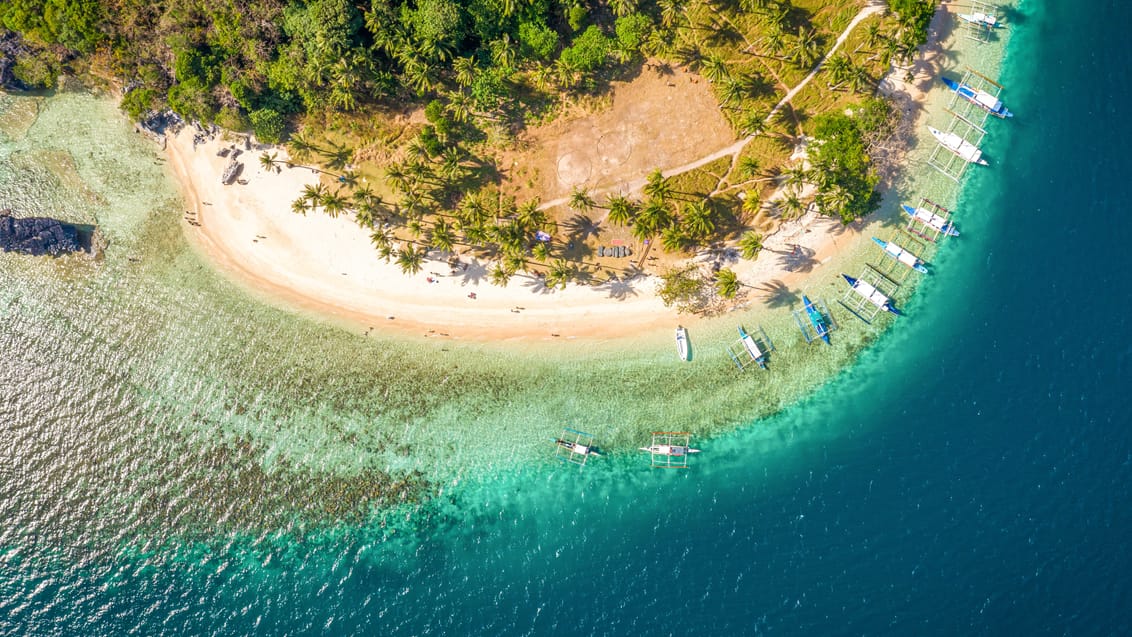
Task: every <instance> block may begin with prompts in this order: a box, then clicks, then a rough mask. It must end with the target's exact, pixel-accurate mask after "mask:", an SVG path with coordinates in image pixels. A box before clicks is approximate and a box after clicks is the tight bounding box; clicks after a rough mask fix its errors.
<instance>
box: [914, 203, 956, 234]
mask: <svg viewBox="0 0 1132 637" xmlns="http://www.w3.org/2000/svg"><path fill="white" fill-rule="evenodd" d="M900 208H901V209H902V210H903V211H904V214H906V215H908V216H909V217H911V218H913V219H915V220H916V221H920V222H923V223H924V225H926V226H928V227H930V228H932V229H934V230H937V231H939V232H940V233H942V234H945V235H947V236H949V237H958V236H959V231H958V230H956V229H955V224H953V223H951V222H950V221H948V220H947V219H945V218H943V217H941V216H939V215H937V214H935V213H934V212H931V211H930V210H924V209H923V208H913V207H912V206H909V205H908V204H901V205H900Z"/></svg>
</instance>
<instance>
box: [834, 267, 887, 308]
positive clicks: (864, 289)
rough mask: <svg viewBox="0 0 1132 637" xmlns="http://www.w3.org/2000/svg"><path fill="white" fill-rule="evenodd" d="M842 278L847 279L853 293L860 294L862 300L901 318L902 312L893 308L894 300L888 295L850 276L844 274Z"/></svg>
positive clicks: (866, 282) (870, 284)
mask: <svg viewBox="0 0 1132 637" xmlns="http://www.w3.org/2000/svg"><path fill="white" fill-rule="evenodd" d="M841 276H842V278H844V279H845V282H846V283H848V284H849V287H851V288H853V291H854V292H856V293H857V294H859V295H860V296H861V298H863V299H865V300H866V301H868V302H869V303H872V304H873V305H875V306H877V307H878V308H880V309H882V310H884V311H885V312H891V313H893V314H895V315H897V316H900V310H898V309H896V308H895V307H893V305H892V299H890V298H888V295H886V294H885V293H884V292H881V291H880V290H878V289H877V288H876V286H874V285H873V284H872V283H869V282H868V281H863V280H861V279H854V278H853V277H851V276H849V275H848V274H842V275H841Z"/></svg>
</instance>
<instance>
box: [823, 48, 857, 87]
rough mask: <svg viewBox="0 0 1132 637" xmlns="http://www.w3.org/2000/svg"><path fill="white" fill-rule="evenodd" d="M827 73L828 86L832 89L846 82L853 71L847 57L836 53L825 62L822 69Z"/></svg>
mask: <svg viewBox="0 0 1132 637" xmlns="http://www.w3.org/2000/svg"><path fill="white" fill-rule="evenodd" d="M823 68H824V69H825V70H826V71H828V72H829V86H830V88H834V87H836V86H839V85H841V84H843V83H844V82H846V81H847V80H848V79H849V77H850V74H851V73H852V70H853V62H852V61H851V60H850V59H849V56H848V55H845V54H844V53H838V54H837V55H834V56H833V57H831V58H829V59H828V60H826V62H825V65H824V67H823Z"/></svg>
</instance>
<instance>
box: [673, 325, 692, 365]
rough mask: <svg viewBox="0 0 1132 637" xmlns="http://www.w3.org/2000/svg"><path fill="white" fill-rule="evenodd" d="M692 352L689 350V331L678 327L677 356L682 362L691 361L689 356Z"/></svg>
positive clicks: (681, 326)
mask: <svg viewBox="0 0 1132 637" xmlns="http://www.w3.org/2000/svg"><path fill="white" fill-rule="evenodd" d="M691 353H692V350H691V349H689V348H688V330H686V329H684V326H683V325H677V326H676V355H677V356H679V357H680V360H682V361H686V360H689V354H691Z"/></svg>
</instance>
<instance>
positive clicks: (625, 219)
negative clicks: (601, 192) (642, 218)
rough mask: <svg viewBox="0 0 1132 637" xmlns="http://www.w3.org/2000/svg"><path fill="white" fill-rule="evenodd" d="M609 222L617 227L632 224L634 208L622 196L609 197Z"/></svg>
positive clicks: (631, 203) (627, 199)
mask: <svg viewBox="0 0 1132 637" xmlns="http://www.w3.org/2000/svg"><path fill="white" fill-rule="evenodd" d="M607 205H608V206H609V215H608V218H609V222H610V223H613V224H617V225H619V226H627V225H629V224H630V223H632V222H633V216H634V214H635V213H636V206H634V205H633V202H632V201H630V200H629V198H628V197H625V196H624V195H609V199H608V201H607Z"/></svg>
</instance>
